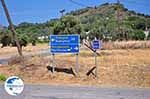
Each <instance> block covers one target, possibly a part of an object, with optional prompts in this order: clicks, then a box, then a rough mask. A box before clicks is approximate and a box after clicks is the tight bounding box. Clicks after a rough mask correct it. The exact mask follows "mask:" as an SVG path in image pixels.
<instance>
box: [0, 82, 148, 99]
mask: <svg viewBox="0 0 150 99" xmlns="http://www.w3.org/2000/svg"><path fill="white" fill-rule="evenodd" d="M0 99H150V88H149V89H148V88H145V89H144V88H143V89H138V88H102V87H69V86H48V85H25V89H24V91H23V93H22V94H21V95H19V96H10V95H8V94H7V93H6V92H5V90H4V87H3V85H1V86H0Z"/></svg>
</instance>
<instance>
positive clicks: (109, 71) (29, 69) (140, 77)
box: [0, 49, 150, 87]
mask: <svg viewBox="0 0 150 99" xmlns="http://www.w3.org/2000/svg"><path fill="white" fill-rule="evenodd" d="M100 53H101V56H99V57H98V66H99V68H98V70H99V73H98V75H99V79H96V78H94V77H93V76H92V75H91V76H90V77H87V76H86V75H85V74H86V72H87V71H88V70H89V69H90V68H92V67H93V66H94V57H93V54H92V53H91V52H89V51H85V50H83V51H81V53H80V54H79V59H80V61H79V63H80V77H78V78H76V77H74V76H73V75H69V74H66V73H55V74H52V73H50V72H49V71H48V70H47V68H46V67H47V66H48V65H50V64H51V57H50V56H49V57H39V56H35V57H32V58H31V59H28V60H26V61H25V66H22V65H21V64H20V63H17V64H13V65H9V66H1V67H0V73H1V74H5V75H7V76H10V75H18V76H20V77H22V78H23V79H24V80H25V82H26V83H38V84H39V83H46V84H68V85H91V86H93V85H94V86H126V87H150V49H134V50H103V51H100ZM56 60H57V61H56V62H55V63H56V65H57V67H62V68H63V67H67V68H70V67H73V68H74V67H75V56H74V55H65V56H64V55H57V56H56ZM14 71H15V72H14Z"/></svg>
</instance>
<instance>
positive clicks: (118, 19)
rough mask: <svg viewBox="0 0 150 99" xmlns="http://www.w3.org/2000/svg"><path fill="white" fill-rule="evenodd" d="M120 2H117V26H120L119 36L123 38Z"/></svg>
mask: <svg viewBox="0 0 150 99" xmlns="http://www.w3.org/2000/svg"><path fill="white" fill-rule="evenodd" d="M120 21H121V20H120V0H117V24H118V36H119V39H120V38H121V27H120V25H121V24H120Z"/></svg>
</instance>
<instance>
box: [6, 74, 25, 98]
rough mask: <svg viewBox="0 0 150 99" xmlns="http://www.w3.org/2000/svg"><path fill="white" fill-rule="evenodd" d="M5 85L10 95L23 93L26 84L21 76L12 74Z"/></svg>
mask: <svg viewBox="0 0 150 99" xmlns="http://www.w3.org/2000/svg"><path fill="white" fill-rule="evenodd" d="M4 87H5V90H6V92H7V93H8V94H9V95H12V96H17V95H19V94H21V93H22V91H23V89H24V84H23V81H22V80H21V79H20V78H19V77H17V76H12V77H9V78H8V79H7V80H6V82H5V85H4Z"/></svg>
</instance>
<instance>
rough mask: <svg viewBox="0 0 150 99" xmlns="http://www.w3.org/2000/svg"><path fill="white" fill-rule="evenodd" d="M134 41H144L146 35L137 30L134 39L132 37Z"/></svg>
mask: <svg viewBox="0 0 150 99" xmlns="http://www.w3.org/2000/svg"><path fill="white" fill-rule="evenodd" d="M132 38H133V39H134V40H144V38H145V34H144V32H143V31H142V30H136V31H135V32H134V33H133V37H132Z"/></svg>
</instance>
